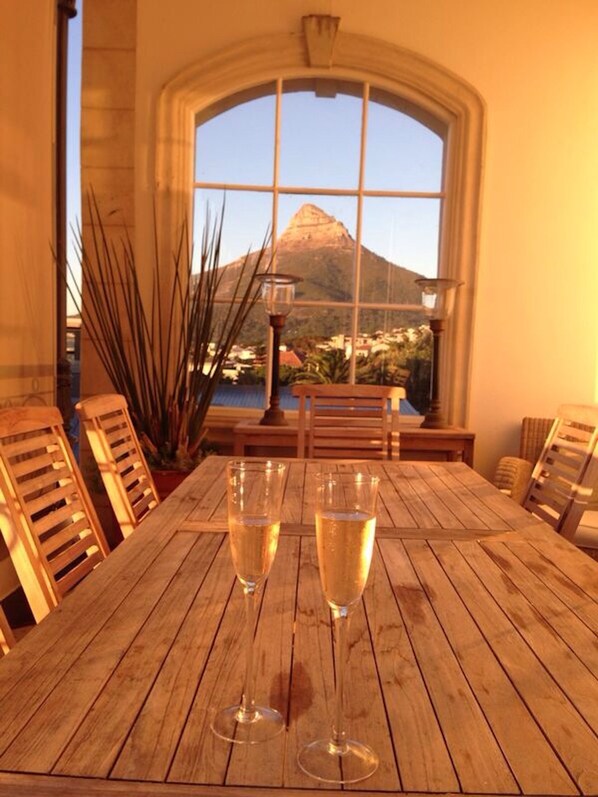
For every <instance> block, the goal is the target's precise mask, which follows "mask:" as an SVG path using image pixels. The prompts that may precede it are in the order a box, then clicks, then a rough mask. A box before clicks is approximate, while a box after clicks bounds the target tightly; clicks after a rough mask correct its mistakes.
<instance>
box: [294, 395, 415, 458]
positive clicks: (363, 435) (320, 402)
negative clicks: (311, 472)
mask: <svg viewBox="0 0 598 797" xmlns="http://www.w3.org/2000/svg"><path fill="white" fill-rule="evenodd" d="M293 395H295V396H297V397H298V398H299V426H298V438H297V456H298V457H303V456H306V455H307V456H308V457H310V458H316V459H327V458H343V459H398V458H399V403H400V399H402V398H405V390H404V388H402V387H384V386H378V385H295V386H294V387H293ZM389 405H390V406H389Z"/></svg>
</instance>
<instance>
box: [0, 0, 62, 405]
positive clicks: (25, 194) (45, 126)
mask: <svg viewBox="0 0 598 797" xmlns="http://www.w3.org/2000/svg"><path fill="white" fill-rule="evenodd" d="M55 5H56V4H55V3H53V2H52V1H51V0H36V4H35V13H32V10H31V9H26V8H24V7H23V8H22V9H21V10H18V9H17V7H15V5H14V3H11V2H9V0H0V16H1V18H2V25H1V33H0V36H1V39H0V406H5V405H11V404H15V405H18V404H22V403H25V402H30V403H46V404H52V403H54V392H53V391H54V348H55V343H54V339H55V328H56V323H55V315H54V299H53V297H54V264H53V259H52V252H51V244H52V240H53V210H52V208H53V198H54V194H53V137H54V131H53V124H54V115H53V103H54V73H55V67H54V40H55V32H54V6H55ZM9 45H10V46H9Z"/></svg>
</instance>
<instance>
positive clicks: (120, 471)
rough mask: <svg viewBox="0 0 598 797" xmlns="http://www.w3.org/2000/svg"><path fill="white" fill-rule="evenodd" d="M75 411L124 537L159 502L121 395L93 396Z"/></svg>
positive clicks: (81, 403)
mask: <svg viewBox="0 0 598 797" xmlns="http://www.w3.org/2000/svg"><path fill="white" fill-rule="evenodd" d="M77 413H78V414H79V418H80V420H81V423H82V424H83V426H84V428H85V432H86V434H87V439H88V440H89V445H90V447H91V451H92V453H93V456H94V458H95V461H96V463H97V465H98V468H99V470H100V474H101V476H102V480H103V482H104V486H105V488H106V492H107V493H108V497H109V499H110V503H111V504H112V508H113V510H114V514H115V515H116V519H117V520H118V523H119V525H120V528H121V531H122V534H123V537H128V535H129V534H131V532H132V531H133V530H134V529H135V528H137V526H138V525H139V524H140V523H141V521H142V520H143V519H144V518H145V517H147V515H148V514H149V513H150V512H151V511H152V509H154V508H155V507H156V506H158V504H159V503H160V499H159V497H158V491H157V490H156V486H155V484H154V480H153V478H152V475H151V472H150V469H149V467H148V465H147V462H146V460H145V457H144V456H143V452H142V450H141V446H140V444H139V440H138V438H137V435H136V433H135V429H134V428H133V424H132V423H131V418H130V415H129V411H128V408H127V402H126V400H125V398H124V396H120V395H118V394H116V393H113V394H106V395H101V396H93V397H91V398H88V399H84V400H83V401H80V402H79V403H78V404H77Z"/></svg>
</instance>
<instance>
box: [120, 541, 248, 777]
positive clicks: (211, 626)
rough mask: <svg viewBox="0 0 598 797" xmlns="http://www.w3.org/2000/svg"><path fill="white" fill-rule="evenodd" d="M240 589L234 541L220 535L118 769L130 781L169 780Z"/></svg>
mask: <svg viewBox="0 0 598 797" xmlns="http://www.w3.org/2000/svg"><path fill="white" fill-rule="evenodd" d="M234 588H235V576H234V572H233V566H232V562H231V558H230V551H229V546H228V540H227V539H226V538H225V537H223V536H221V537H220V548H219V551H218V554H217V556H216V558H215V559H214V562H213V565H212V567H211V569H210V572H209V573H208V575H207V577H206V579H205V581H204V582H203V585H202V589H201V590H200V591H199V593H198V594H197V595H196V596H195V600H194V602H193V605H192V606H191V609H190V611H189V613H188V615H187V617H186V618H185V622H184V623H183V626H182V628H181V630H180V632H179V634H178V635H177V638H176V640H175V642H174V644H173V646H172V648H171V650H170V652H169V654H168V657H167V659H166V661H165V663H164V666H163V667H162V669H161V671H160V674H159V676H158V677H157V678H156V681H155V683H154V684H153V686H152V689H151V692H150V694H149V695H148V697H147V699H146V701H145V703H144V705H143V707H142V709H141V711H140V712H139V715H138V716H137V717H136V718H135V719H134V722H133V723H132V726H131V731H130V733H129V736H128V738H127V740H126V742H125V744H124V746H123V749H122V752H121V753H120V755H119V757H118V759H117V761H116V763H115V765H114V767H113V769H112V776H113V777H115V778H123V779H129V780H156V781H164V780H165V779H166V776H167V774H168V771H169V769H170V766H171V764H172V760H173V758H174V755H175V752H176V750H177V746H178V743H179V739H180V736H181V733H182V729H183V725H184V723H183V720H182V719H181V718H185V717H187V715H188V713H189V710H190V708H191V705H192V703H193V699H194V697H195V693H196V691H197V686H198V683H199V681H200V679H201V677H202V673H203V671H204V668H205V666H206V662H207V660H208V656H209V654H210V652H211V650H212V647H213V644H214V639H215V637H216V634H217V632H218V629H219V627H220V624H221V622H222V617H223V614H224V611H225V609H226V607H227V603H228V601H229V599H230V595H231V591H232V589H234Z"/></svg>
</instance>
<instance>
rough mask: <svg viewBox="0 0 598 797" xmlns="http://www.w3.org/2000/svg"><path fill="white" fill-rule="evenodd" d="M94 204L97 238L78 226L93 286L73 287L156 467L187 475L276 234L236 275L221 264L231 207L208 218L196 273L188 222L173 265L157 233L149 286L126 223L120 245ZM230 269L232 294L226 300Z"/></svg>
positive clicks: (86, 275)
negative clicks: (220, 299) (166, 264)
mask: <svg viewBox="0 0 598 797" xmlns="http://www.w3.org/2000/svg"><path fill="white" fill-rule="evenodd" d="M88 205H89V215H90V220H91V233H90V239H89V241H88V242H85V243H84V241H83V237H82V233H81V230H80V229H79V230H78V231H77V233H76V248H77V258H78V260H79V263H80V266H81V276H82V283H83V289H82V290H81V289H79V288H77V287H74V286H73V285H72V284H70V283H69V285H68V290H69V293H70V295H71V297H72V299H73V301H74V304H75V305H76V307H77V310H78V311H79V313H80V315H81V319H82V325H83V327H84V328H85V329H86V331H87V333H88V335H89V338H90V340H91V343H92V345H93V346H94V348H95V350H96V352H97V354H98V356H99V359H100V361H101V363H102V365H103V366H104V368H105V370H106V373H107V374H108V376H109V378H110V380H111V381H112V384H113V386H114V390H115V391H116V392H118V393H121V394H122V395H123V396H124V397H125V398H126V400H127V404H128V406H129V412H130V414H131V418H132V420H133V423H134V425H135V427H136V430H137V433H138V435H139V439H140V442H141V444H142V446H143V448H144V450H145V453H146V455H147V458H148V461H149V463H150V466H151V467H152V469H154V470H156V469H161V470H168V471H173V470H174V471H178V472H179V473H183V474H185V473H187V472H188V471H189V470H190V469H192V468H193V467H194V466H195V465H196V464H197V462H198V461H199V460H200V459H201V457H202V445H203V444H204V441H205V436H206V432H207V426H206V415H207V412H208V409H209V407H210V404H211V402H212V398H213V395H214V392H215V390H216V387H217V385H218V382H219V380H220V377H221V374H222V370H223V368H224V365H225V362H226V360H227V358H228V356H229V354H230V351H231V348H232V346H233V345H234V343H235V341H236V339H237V336H238V334H239V332H240V330H241V328H242V326H243V323H244V322H245V319H246V318H247V315H248V313H249V312H250V310H251V309H252V307H253V306H254V304H255V302H256V300H257V298H258V295H259V290H260V284H259V281H258V280H257V279H256V276H257V274H258V273H259V272H262V273H263V271H265V270H267V266H268V265H269V253H270V249H269V247H268V238H267V237H266V238H265V239H264V242H263V244H262V246H261V248H260V249H259V250H257V251H255V252H251V253H249V252H248V253H247V255H246V256H245V257H244V258H241V260H240V261H236V262H235V263H234V265H232V266H231V267H230V269H231V270H232V271H229V273H226V272H227V271H228V269H227V268H226V267H220V251H221V242H222V225H223V219H224V206H223V208H222V210H221V212H220V213H219V214H217V217H216V219H215V221H214V222H213V223H211V222H210V215H209V213H208V214H207V216H206V223H205V226H204V230H203V235H202V240H201V247H200V251H199V257H198V258H197V263H196V270H195V272H194V271H193V268H192V266H193V251H192V246H191V243H190V240H189V238H190V236H189V230H188V226H187V224H186V223H182V224H181V231H180V237H179V239H178V245H177V248H176V251H175V252H173V253H172V264H171V268H169V269H166V268H162V267H161V264H160V262H159V256H158V248H159V247H158V242H157V235H156V234H154V248H153V262H152V264H151V275H150V279H149V283H150V285H149V288H148V286H147V284H146V283H147V280H146V281H142V280H141V278H140V271H139V270H138V265H137V262H136V258H135V251H134V248H133V246H132V242H131V239H130V237H129V234H128V232H127V230H126V228H124V234H123V236H122V239H121V241H120V242H119V244H118V245H115V244H114V243H113V242H112V240H111V238H109V236H108V234H107V229H106V227H105V224H104V221H103V219H102V216H101V213H100V210H99V207H98V203H97V201H96V198H95V196H94V194H93V193H91V194H90V195H89V197H88ZM154 226H155V217H154ZM69 268H70V267H69ZM146 268H147V267H146ZM225 276H226V297H227V300H228V301H227V304H225V305H222V304H221V305H220V306H219V307H217V305H216V304H215V299H216V296H217V295H218V294H219V291H221V290H222V289H223V279H224V278H225ZM70 282H73V281H72V280H71V281H70Z"/></svg>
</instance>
